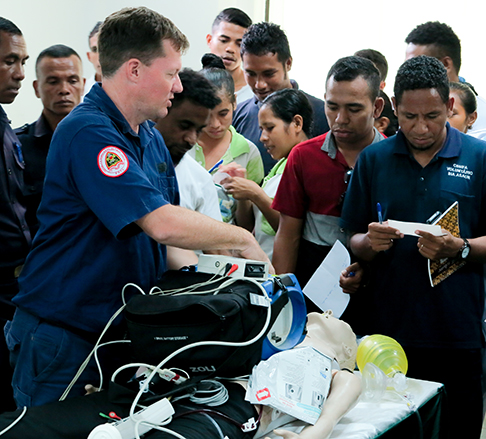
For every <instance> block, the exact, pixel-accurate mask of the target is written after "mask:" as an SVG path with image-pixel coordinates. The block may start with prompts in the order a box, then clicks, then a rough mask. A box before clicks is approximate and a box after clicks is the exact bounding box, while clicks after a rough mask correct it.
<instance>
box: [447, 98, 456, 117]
mask: <svg viewBox="0 0 486 439" xmlns="http://www.w3.org/2000/svg"><path fill="white" fill-rule="evenodd" d="M446 106H447V117H450V116H452V109H453V108H454V97H453V96H450V97H449V102H447V104H446Z"/></svg>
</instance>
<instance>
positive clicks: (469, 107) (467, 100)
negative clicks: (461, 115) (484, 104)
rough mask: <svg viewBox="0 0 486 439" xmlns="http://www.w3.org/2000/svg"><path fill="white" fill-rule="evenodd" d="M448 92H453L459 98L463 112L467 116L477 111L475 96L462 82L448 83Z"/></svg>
mask: <svg viewBox="0 0 486 439" xmlns="http://www.w3.org/2000/svg"><path fill="white" fill-rule="evenodd" d="M449 86H450V91H452V90H454V91H456V92H457V94H458V95H459V97H460V98H461V102H462V106H463V107H464V111H465V112H466V114H467V115H468V116H469V115H470V114H472V113H474V112H475V111H476V110H477V109H478V103H477V101H476V95H475V94H474V92H473V91H472V90H471V87H469V85H467V84H466V83H464V82H450V83H449Z"/></svg>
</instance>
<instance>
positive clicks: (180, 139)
mask: <svg viewBox="0 0 486 439" xmlns="http://www.w3.org/2000/svg"><path fill="white" fill-rule="evenodd" d="M179 76H180V78H181V83H182V87H183V91H182V92H181V93H177V94H175V95H174V98H173V99H172V106H171V107H170V108H169V113H168V114H167V116H166V117H164V118H163V119H160V120H158V121H157V125H156V128H157V129H158V130H159V131H160V133H161V134H162V137H163V138H164V141H165V144H166V145H167V149H168V150H169V152H170V155H171V157H172V161H173V162H174V165H175V170H176V176H177V183H178V185H179V192H180V197H181V206H183V207H186V208H188V209H191V210H195V211H197V212H200V213H203V214H205V215H207V216H210V217H211V218H214V219H217V220H219V221H221V212H220V209H219V202H218V195H217V193H216V188H215V186H214V183H213V180H212V178H211V175H210V174H209V173H208V172H207V171H206V170H205V169H204V168H203V167H202V166H201V165H200V164H199V163H197V162H196V161H195V160H194V159H193V158H192V157H189V156H188V155H186V152H187V151H189V149H191V148H192V147H193V146H194V144H195V143H196V141H197V138H198V136H199V133H200V132H201V130H202V129H203V128H204V127H205V126H206V123H207V121H208V118H209V114H210V112H211V110H212V109H213V108H214V107H215V106H216V105H218V104H219V102H220V100H219V98H218V97H217V95H216V91H215V89H214V88H213V86H212V85H211V84H210V83H209V81H208V80H207V79H206V78H204V77H203V76H202V75H201V74H199V73H197V72H195V71H193V70H191V69H184V70H183V71H182V72H180V74H179Z"/></svg>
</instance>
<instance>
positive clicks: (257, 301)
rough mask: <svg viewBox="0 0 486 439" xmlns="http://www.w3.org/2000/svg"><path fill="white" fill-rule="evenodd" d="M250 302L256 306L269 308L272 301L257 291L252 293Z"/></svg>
mask: <svg viewBox="0 0 486 439" xmlns="http://www.w3.org/2000/svg"><path fill="white" fill-rule="evenodd" d="M250 303H251V304H252V305H256V306H263V307H264V308H268V307H269V306H270V302H269V301H268V300H267V298H266V297H265V296H259V295H258V294H255V293H250Z"/></svg>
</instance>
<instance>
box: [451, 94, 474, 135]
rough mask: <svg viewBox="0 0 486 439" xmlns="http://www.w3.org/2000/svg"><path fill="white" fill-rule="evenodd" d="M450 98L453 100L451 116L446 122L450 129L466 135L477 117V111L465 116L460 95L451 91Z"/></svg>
mask: <svg viewBox="0 0 486 439" xmlns="http://www.w3.org/2000/svg"><path fill="white" fill-rule="evenodd" d="M450 95H451V97H453V98H454V106H453V107H452V114H450V115H449V117H448V121H449V123H450V124H451V126H452V127H454V128H456V129H457V130H459V131H461V132H462V133H467V132H468V130H470V129H471V128H472V126H473V124H474V122H475V121H476V119H477V117H478V113H477V111H474V112H473V113H472V114H467V113H466V109H465V108H464V104H463V103H462V99H461V94H460V93H458V92H457V91H456V90H451V93H450Z"/></svg>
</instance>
